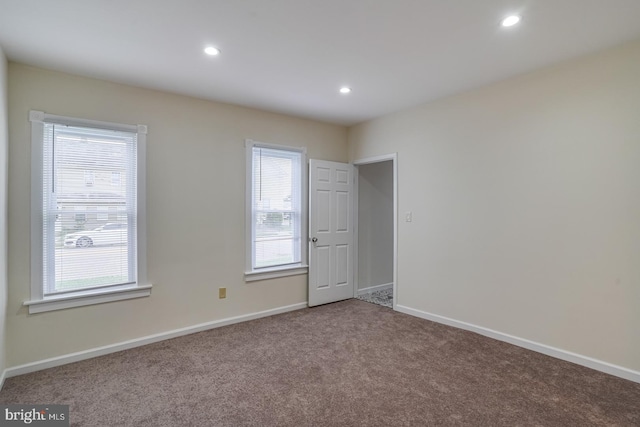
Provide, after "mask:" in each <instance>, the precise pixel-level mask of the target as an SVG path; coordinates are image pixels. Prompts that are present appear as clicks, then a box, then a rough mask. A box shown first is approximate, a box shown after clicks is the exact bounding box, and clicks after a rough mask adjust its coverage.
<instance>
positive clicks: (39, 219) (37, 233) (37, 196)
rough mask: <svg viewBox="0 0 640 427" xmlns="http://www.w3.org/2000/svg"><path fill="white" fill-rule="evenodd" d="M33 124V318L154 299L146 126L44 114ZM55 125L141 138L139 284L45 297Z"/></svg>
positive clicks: (33, 117)
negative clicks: (48, 136)
mask: <svg viewBox="0 0 640 427" xmlns="http://www.w3.org/2000/svg"><path fill="white" fill-rule="evenodd" d="M29 121H30V122H31V299H30V300H28V301H25V302H24V305H25V306H27V307H28V308H29V314H34V313H41V312H46V311H53V310H61V309H66V308H71V307H79V306H85V305H92V304H101V303H105V302H111V301H119V300H125V299H131V298H141V297H146V296H149V295H151V287H152V286H151V284H149V283H147V256H146V254H147V239H146V179H145V177H146V167H145V164H146V161H145V159H146V135H147V126H146V125H128V124H119V123H111V122H103V121H97V120H87V119H80V118H74V117H65V116H57V115H53V114H47V113H45V112H42V111H34V110H32V111H30V112H29ZM45 123H54V124H60V125H68V126H78V127H87V128H96V129H107V130H115V131H124V132H132V133H136V134H137V143H136V150H137V164H136V167H137V177H136V178H137V193H136V205H137V209H136V211H137V213H136V222H137V225H136V231H137V233H136V239H137V242H136V247H137V252H136V259H137V271H136V282H135V283H133V284H126V285H121V286H111V287H109V288H98V289H86V290H78V291H75V292H69V293H65V294H59V295H53V296H45V295H44V280H43V278H44V271H43V267H44V256H43V253H44V252H43V251H44V249H45V248H44V231H43V226H42V224H43V220H44V212H43V197H44V195H43V185H42V183H43V173H44V170H43V160H44V156H45V155H47V153H45V147H44V144H43V141H44V126H45Z"/></svg>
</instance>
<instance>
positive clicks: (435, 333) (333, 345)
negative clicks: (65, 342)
mask: <svg viewBox="0 0 640 427" xmlns="http://www.w3.org/2000/svg"><path fill="white" fill-rule="evenodd" d="M0 402H3V403H32V404H33V403H60V404H69V405H71V411H70V414H71V421H72V425H86V426H449V425H453V426H457V425H460V426H462V425H464V426H563V427H566V426H640V384H637V383H633V382H630V381H626V380H622V379H619V378H616V377H612V376H608V375H605V374H602V373H600V372H596V371H593V370H590V369H587V368H583V367H580V366H577V365H573V364H571V363H567V362H563V361H560V360H556V359H553V358H550V357H547V356H544V355H541V354H538V353H534V352H531V351H528V350H524V349H522V348H519V347H515V346H512V345H509V344H505V343H502V342H499V341H495V340H492V339H489V338H486V337H482V336H480V335H477V334H474V333H470V332H466V331H462V330H459V329H455V328H451V327H447V326H443V325H439V324H436V323H432V322H429V321H425V320H422V319H417V318H414V317H411V316H407V315H404V314H401V313H397V312H394V311H392V310H389V309H388V308H384V307H380V306H377V305H373V304H368V303H365V302H362V301H357V300H348V301H344V302H340V303H335V304H329V305H326V306H321V307H317V308H312V309H305V310H299V311H296V312H291V313H287V314H282V315H278V316H274V317H270V318H265V319H260V320H256V321H252V322H247V323H242V324H237V325H232V326H228V327H224V328H219V329H214V330H211V331H208V332H202V333H199V334H194V335H190V336H186V337H181V338H176V339H173V340H169V341H164V342H161V343H157V344H152V345H148V346H145V347H140V348H137V349H133V350H128V351H124V352H120V353H115V354H111V355H108V356H103V357H100V358H95V359H92V360H86V361H83V362H78V363H74V364H71V365H66V366H62V367H58V368H53V369H48V370H45V371H40V372H36V373H33V374H28V375H23V376H20V377H15V378H10V379H8V380H7V381H6V383H5V386H4V389H3V390H2V392H0Z"/></svg>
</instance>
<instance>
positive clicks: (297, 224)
mask: <svg viewBox="0 0 640 427" xmlns="http://www.w3.org/2000/svg"><path fill="white" fill-rule="evenodd" d="M303 164H304V152H303V151H301V150H299V149H298V150H296V149H291V150H288V149H284V148H274V147H272V146H261V145H257V144H256V145H252V147H251V195H250V203H251V242H250V244H251V269H252V270H259V269H264V268H273V267H286V266H290V265H296V264H300V263H301V261H302V250H301V249H302V248H301V245H302V222H303V221H302V197H303V188H302V185H303V179H302V169H303Z"/></svg>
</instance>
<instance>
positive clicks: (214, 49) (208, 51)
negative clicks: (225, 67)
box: [204, 46, 220, 56]
mask: <svg viewBox="0 0 640 427" xmlns="http://www.w3.org/2000/svg"><path fill="white" fill-rule="evenodd" d="M204 53H206V54H207V55H211V56H216V55H220V49H218V48H217V47H213V46H208V47H205V48H204Z"/></svg>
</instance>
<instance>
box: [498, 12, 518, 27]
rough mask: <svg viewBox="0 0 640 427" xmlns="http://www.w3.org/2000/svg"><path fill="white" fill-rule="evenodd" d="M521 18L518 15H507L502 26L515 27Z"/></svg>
mask: <svg viewBox="0 0 640 427" xmlns="http://www.w3.org/2000/svg"><path fill="white" fill-rule="evenodd" d="M520 19H521V18H520V17H519V16H518V15H511V16H507V17H506V18H504V19H503V20H502V26H503V27H513V26H514V25H516V24H517V23H518V22H520Z"/></svg>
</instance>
